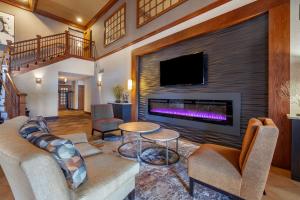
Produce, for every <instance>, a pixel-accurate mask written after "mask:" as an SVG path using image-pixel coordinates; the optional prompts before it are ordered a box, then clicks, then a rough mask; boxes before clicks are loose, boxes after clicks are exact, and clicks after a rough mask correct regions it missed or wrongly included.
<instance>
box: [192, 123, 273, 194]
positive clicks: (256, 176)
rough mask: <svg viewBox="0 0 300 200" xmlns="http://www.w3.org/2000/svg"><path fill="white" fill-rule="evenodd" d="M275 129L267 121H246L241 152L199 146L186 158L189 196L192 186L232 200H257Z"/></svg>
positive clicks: (268, 164) (271, 152)
mask: <svg viewBox="0 0 300 200" xmlns="http://www.w3.org/2000/svg"><path fill="white" fill-rule="evenodd" d="M278 133H279V131H278V128H277V127H276V125H275V124H274V123H273V121H272V120H271V119H268V118H263V119H255V118H252V119H250V121H249V123H248V127H247V130H246V134H245V136H244V138H243V143H242V149H241V150H239V149H234V148H230V147H224V146H220V145H214V144H203V145H201V146H200V147H199V149H198V150H196V151H195V152H194V153H193V154H192V155H191V156H190V157H189V159H188V174H189V177H190V193H191V195H192V196H193V187H194V183H195V182H198V183H200V184H202V185H205V186H208V187H211V188H213V189H216V190H219V191H220V192H223V193H225V194H227V195H230V196H231V195H232V197H233V198H234V199H236V198H242V199H251V200H258V199H261V198H262V196H263V194H264V190H265V186H266V182H267V179H268V175H269V170H270V167H271V162H272V159H273V154H274V151H275V147H276V143H277V138H278ZM235 197H236V198H235Z"/></svg>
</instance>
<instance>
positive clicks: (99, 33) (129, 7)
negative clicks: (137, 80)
mask: <svg viewBox="0 0 300 200" xmlns="http://www.w3.org/2000/svg"><path fill="white" fill-rule="evenodd" d="M215 1H216V0H189V1H187V2H185V3H183V4H181V5H179V6H177V7H176V8H174V9H172V10H170V11H168V12H167V13H165V14H163V15H161V16H160V17H158V18H156V19H155V20H153V21H151V22H149V23H147V24H145V25H143V26H142V27H140V28H136V0H119V1H118V2H117V3H116V4H115V5H114V6H113V7H112V8H111V9H110V10H109V11H108V12H107V13H105V15H103V16H102V17H101V18H100V19H99V20H98V21H97V22H96V23H95V24H94V25H93V26H92V30H93V39H94V40H95V41H96V49H97V56H100V55H103V54H105V53H107V52H110V51H112V50H114V49H116V48H118V47H120V46H122V45H124V44H127V43H129V42H132V41H133V40H135V39H137V38H140V37H142V36H145V35H146V34H148V33H150V32H152V31H154V30H156V29H158V28H160V27H163V26H165V25H167V24H169V23H171V22H173V21H175V20H177V19H180V18H182V17H184V16H186V15H187V14H189V13H192V12H194V11H196V10H199V9H200V8H202V7H205V6H206V5H208V4H210V3H213V2H215ZM125 2H126V22H127V23H126V35H125V37H123V38H122V39H120V40H118V41H116V42H114V43H112V44H110V45H108V46H107V47H104V39H103V38H104V21H105V20H106V19H107V18H108V17H109V16H110V15H111V14H112V13H114V12H115V11H116V10H117V9H118V8H119V7H120V6H121V5H122V4H123V3H125ZM129 22H130V23H129Z"/></svg>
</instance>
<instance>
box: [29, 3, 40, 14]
mask: <svg viewBox="0 0 300 200" xmlns="http://www.w3.org/2000/svg"><path fill="white" fill-rule="evenodd" d="M28 4H29V9H30V11H31V12H34V11H35V10H36V7H37V4H38V0H29V1H28Z"/></svg>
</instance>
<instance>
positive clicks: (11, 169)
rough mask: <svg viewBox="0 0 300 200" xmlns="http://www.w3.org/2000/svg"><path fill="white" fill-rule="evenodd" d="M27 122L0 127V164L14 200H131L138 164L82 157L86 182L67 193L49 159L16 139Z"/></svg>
mask: <svg viewBox="0 0 300 200" xmlns="http://www.w3.org/2000/svg"><path fill="white" fill-rule="evenodd" d="M26 120H27V117H17V118H14V119H12V120H9V121H7V122H5V123H4V124H2V125H0V164H1V167H2V169H3V171H4V173H5V176H6V178H7V180H8V182H9V185H10V187H11V189H12V192H13V195H14V197H15V199H16V200H33V199H37V200H53V199H59V200H73V199H74V200H75V199H78V200H81V199H82V200H83V199H84V200H96V199H97V200H100V199H105V200H122V199H124V198H126V196H128V197H129V198H134V188H135V176H136V175H137V174H138V172H139V164H138V163H136V162H134V161H129V160H126V159H122V158H120V157H117V156H114V155H110V154H104V153H101V154H95V155H89V156H88V157H85V163H86V165H87V173H88V180H87V181H86V182H85V183H83V184H82V185H81V186H80V187H79V188H77V189H76V190H74V191H73V190H70V189H69V188H68V186H67V183H66V180H65V177H64V175H63V172H62V170H61V169H60V167H59V166H58V164H57V163H56V161H55V160H54V159H53V158H52V157H51V155H50V154H49V153H47V152H45V151H43V150H41V149H39V148H37V147H36V146H34V145H32V144H31V143H29V142H28V141H26V140H25V139H23V138H22V137H20V136H19V134H18V130H19V128H20V127H21V125H22V124H23V123H24V122H25V121H26ZM73 140H74V138H73ZM79 143H81V142H79ZM85 148H86V147H85Z"/></svg>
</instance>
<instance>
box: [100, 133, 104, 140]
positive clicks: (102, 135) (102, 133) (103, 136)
mask: <svg viewBox="0 0 300 200" xmlns="http://www.w3.org/2000/svg"><path fill="white" fill-rule="evenodd" d="M101 133H102V140H104V133H103V132H101Z"/></svg>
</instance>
